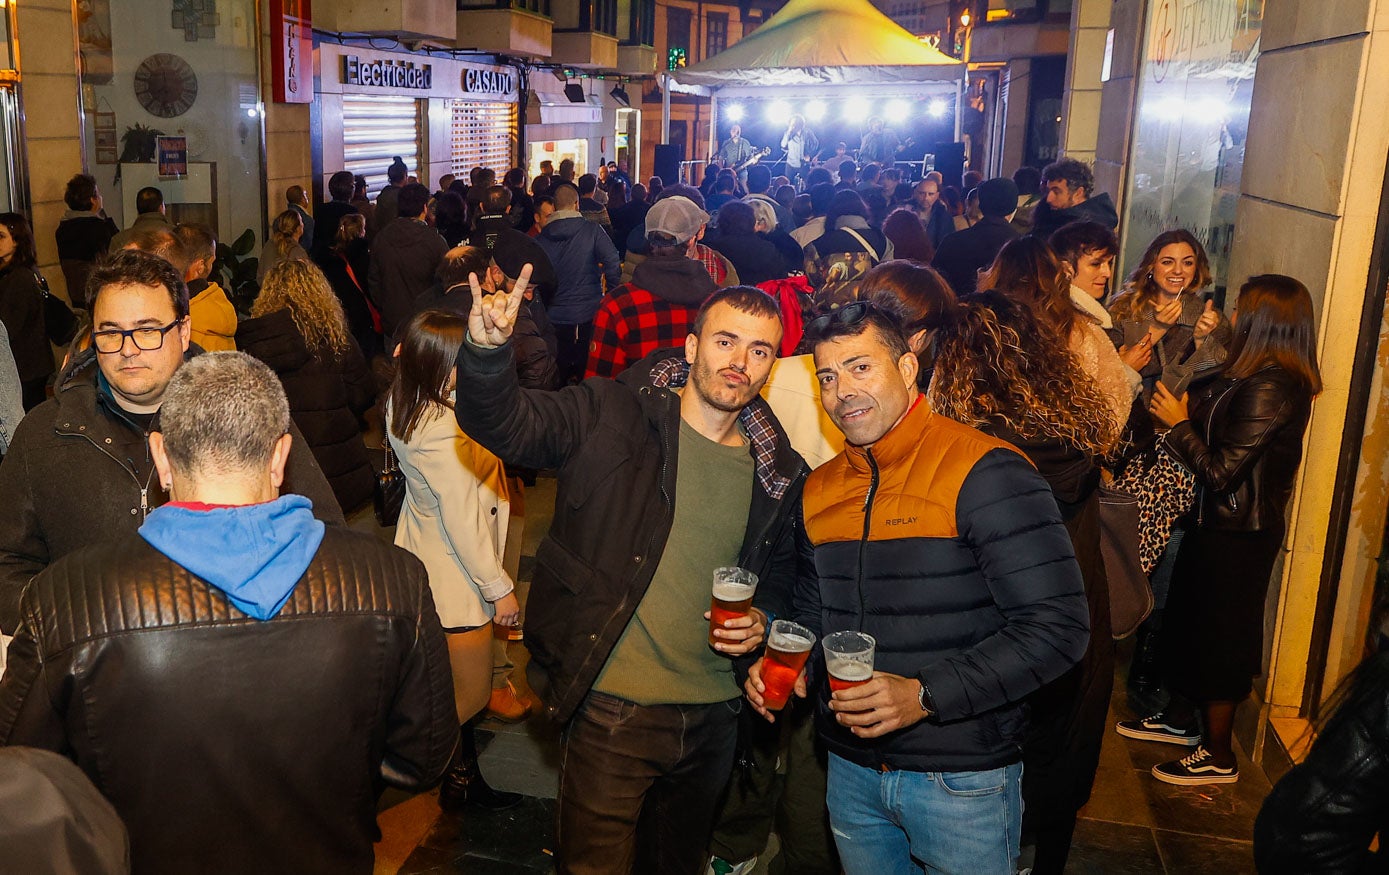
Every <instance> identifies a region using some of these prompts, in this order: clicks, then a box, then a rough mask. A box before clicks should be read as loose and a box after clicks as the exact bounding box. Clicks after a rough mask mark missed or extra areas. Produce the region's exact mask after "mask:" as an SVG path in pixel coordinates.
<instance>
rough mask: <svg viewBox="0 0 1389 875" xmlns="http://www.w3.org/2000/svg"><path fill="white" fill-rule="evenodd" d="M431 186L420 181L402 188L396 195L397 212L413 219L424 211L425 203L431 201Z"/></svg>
mask: <svg viewBox="0 0 1389 875" xmlns="http://www.w3.org/2000/svg"><path fill="white" fill-rule="evenodd" d="M429 198H430V194H429V188H428V187H427V186H424V185H421V184H420V183H418V182H412V183H410V184H409V185H407V186H405V187H404V188H402V189H401V190H400V194H399V195H397V197H396V207H397V213H398V214H399V215H401V216H404V217H406V218H407V219H413V218H416V217H417V216H419V214H420V213H422V212H424V208H425V205H426V204H428V203H429Z"/></svg>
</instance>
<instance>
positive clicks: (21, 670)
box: [0, 611, 67, 754]
mask: <svg viewBox="0 0 1389 875" xmlns="http://www.w3.org/2000/svg"><path fill="white" fill-rule="evenodd" d="M34 623H35V618H34V615H33V612H32V611H26V621H25V622H24V623H22V624H20V627H19V629H18V631H17V632H16V633H15V636H14V641H12V642H10V649H9V651H8V655H7V657H6V659H7V662H6V665H5V675H4V677H3V678H0V746H8V745H24V746H25V747H37V748H42V749H44V750H51V751H54V752H55V753H63V754H65V753H67V742H66V735H65V733H64V731H63V722H62V717H61V715H60V714H59V712H58V710H57V708H56V707H55V706H54V703H53V701H52V699H51V697H50V695H49V691H48V689H47V685H46V683H45V681H44V677H45V672H44V662H43V659H42V658H41V656H40V654H39V643H38V640H37V638H36V634H37V633H36V631H35V626H34Z"/></svg>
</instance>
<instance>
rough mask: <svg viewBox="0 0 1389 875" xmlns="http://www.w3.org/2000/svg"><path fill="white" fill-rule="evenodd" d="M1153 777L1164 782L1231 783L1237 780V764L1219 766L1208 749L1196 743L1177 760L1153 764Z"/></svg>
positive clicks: (1185, 783)
mask: <svg viewBox="0 0 1389 875" xmlns="http://www.w3.org/2000/svg"><path fill="white" fill-rule="evenodd" d="M1153 777H1154V778H1157V779H1158V780H1159V781H1162V782H1163V783H1165V784H1184V785H1189V784H1233V783H1235V782H1236V781H1238V780H1239V766H1230V767H1229V768H1221V767H1220V766H1217V765H1216V764H1215V759H1214V758H1213V757H1212V756H1211V752H1210V751H1208V750H1206V749H1205V748H1204V747H1202V746H1201V745H1197V746H1196V750H1194V751H1192V752H1191V753H1190V754H1189V755H1187V756H1184V757H1182V758H1181V759H1179V760H1173V761H1172V762H1170V763H1161V764H1160V765H1156V766H1153Z"/></svg>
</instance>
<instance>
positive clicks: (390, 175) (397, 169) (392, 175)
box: [386, 155, 410, 183]
mask: <svg viewBox="0 0 1389 875" xmlns="http://www.w3.org/2000/svg"><path fill="white" fill-rule="evenodd" d="M409 175H410V168H408V167H406V166H405V162H404V161H402V160H401V159H400V156H399V155H397V156H395V158H394V159H393V160H392V161H391V166H390V167H387V168H386V178H387V179H389V180H390V181H391V182H393V183H395V182H400V181H401V180H403V179H405V177H407V176H409Z"/></svg>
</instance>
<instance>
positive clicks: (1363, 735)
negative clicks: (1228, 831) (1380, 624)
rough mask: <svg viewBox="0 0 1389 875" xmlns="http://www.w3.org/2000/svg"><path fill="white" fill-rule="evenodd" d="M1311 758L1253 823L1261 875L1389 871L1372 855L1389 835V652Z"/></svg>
mask: <svg viewBox="0 0 1389 875" xmlns="http://www.w3.org/2000/svg"><path fill="white" fill-rule="evenodd" d="M1356 677H1357V681H1356V683H1355V686H1354V687H1353V688H1352V692H1351V693H1350V695H1349V696H1348V697H1347V699H1346V702H1345V704H1344V705H1342V706H1341V707H1340V708H1339V709H1338V711H1337V713H1336V715H1335V716H1334V717H1333V718H1332V719H1331V721H1330V722H1328V723H1327V725H1326V727H1325V728H1324V729H1323V730H1322V733H1321V735H1320V736H1319V737H1318V738H1317V741H1316V743H1315V744H1313V745H1312V750H1311V752H1310V753H1309V754H1308V755H1307V759H1306V760H1305V761H1304V762H1303V763H1302V764H1301V765H1298V766H1296V767H1294V768H1293V770H1292V771H1290V772H1288V774H1286V775H1284V776H1283V779H1282V780H1281V781H1279V782H1278V783H1277V785H1275V786H1274V788H1273V792H1271V793H1269V795H1268V798H1267V799H1265V800H1264V806H1263V808H1262V809H1261V810H1260V811H1259V818H1258V820H1257V821H1255V823H1254V862H1255V863H1256V864H1257V865H1258V868H1259V872H1260V873H1262V875H1306V873H1312V872H1315V873H1317V875H1350V873H1356V875H1360V873H1371V872H1384V871H1385V870H1386V868H1389V859H1386V857H1385V854H1384V853H1383V851H1382V850H1381V851H1380V852H1379V853H1371V852H1370V840H1371V839H1372V838H1374V836H1375V835H1376V834H1379V835H1380V837H1381V838H1380V842H1381V845H1382V844H1383V841H1384V839H1383V836H1384V835H1386V834H1389V685H1387V684H1386V679H1389V653H1381V654H1379V655H1378V656H1375V657H1372V659H1371V661H1369V662H1367V663H1365V664H1364V665H1362V666H1361V667H1360V669H1358V670H1357V672H1356Z"/></svg>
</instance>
